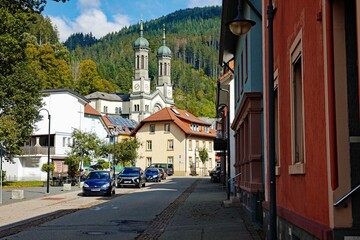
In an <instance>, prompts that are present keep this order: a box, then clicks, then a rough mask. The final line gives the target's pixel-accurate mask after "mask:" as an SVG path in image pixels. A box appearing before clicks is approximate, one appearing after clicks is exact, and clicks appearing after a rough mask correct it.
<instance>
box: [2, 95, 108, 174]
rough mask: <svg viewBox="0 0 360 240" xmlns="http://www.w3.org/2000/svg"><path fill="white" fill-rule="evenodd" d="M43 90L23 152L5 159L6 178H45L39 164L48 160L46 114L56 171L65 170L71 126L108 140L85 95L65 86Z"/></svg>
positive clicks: (100, 121) (100, 119)
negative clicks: (41, 99) (35, 122)
mask: <svg viewBox="0 0 360 240" xmlns="http://www.w3.org/2000/svg"><path fill="white" fill-rule="evenodd" d="M43 93H44V97H43V103H44V107H43V108H42V109H40V110H39V113H40V115H41V116H42V119H41V120H40V121H39V122H38V123H37V124H36V128H35V130H34V133H33V135H32V137H31V140H30V141H29V142H28V143H26V144H25V146H24V147H22V151H23V155H21V156H20V157H17V158H15V159H14V163H8V162H5V163H4V166H3V168H4V170H5V171H6V176H7V179H8V180H42V181H44V180H46V179H47V175H46V173H45V172H41V167H42V165H43V164H44V163H47V161H48V150H49V148H48V136H49V118H48V116H49V114H50V163H54V165H55V172H56V174H59V175H61V174H62V172H67V169H66V166H64V159H65V157H66V156H67V154H68V153H69V152H70V147H69V146H70V145H71V144H72V138H71V134H72V132H73V130H74V129H77V130H80V131H82V132H93V133H95V134H96V135H97V136H98V137H99V138H100V139H102V140H105V141H109V139H108V138H107V137H108V136H110V134H111V133H110V131H109V129H108V127H107V126H106V124H105V122H104V120H103V119H102V117H101V114H99V113H98V112H96V111H95V110H94V109H93V108H92V107H91V106H90V105H89V104H88V100H87V99H86V98H84V97H83V96H81V95H79V94H78V93H76V92H74V91H71V90H68V89H52V90H45V91H43Z"/></svg>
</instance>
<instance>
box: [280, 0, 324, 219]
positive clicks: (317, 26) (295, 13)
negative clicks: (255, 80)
mask: <svg viewBox="0 0 360 240" xmlns="http://www.w3.org/2000/svg"><path fill="white" fill-rule="evenodd" d="M276 7H277V9H276V14H275V16H274V70H276V69H278V79H279V104H280V106H279V111H280V113H279V121H280V123H279V124H280V175H279V176H278V177H277V179H276V181H277V183H276V188H277V204H278V205H279V206H281V207H283V208H285V209H288V210H290V211H291V212H295V213H296V214H299V215H301V216H303V217H305V218H307V219H309V220H310V221H315V222H318V223H321V224H324V225H326V226H328V225H329V214H328V209H329V205H328V190H327V186H328V181H327V161H326V131H325V130H326V126H325V96H324V92H325V89H324V64H323V62H324V59H323V58H324V57H323V45H322V44H323V36H322V34H323V29H322V22H321V19H318V18H317V17H318V16H319V15H320V16H321V10H322V9H321V0H303V1H288V0H278V1H277V3H276ZM301 30H302V50H303V51H302V59H303V65H302V68H303V84H304V85H303V91H304V98H303V99H304V103H303V106H304V109H305V111H304V116H305V154H306V155H305V158H306V160H305V161H306V170H305V171H306V173H305V174H303V175H290V174H289V170H288V167H289V165H291V156H292V154H291V106H290V103H291V100H290V64H291V63H290V54H291V53H290V47H291V45H292V44H293V41H294V39H295V37H296V36H297V35H298V33H299V32H300V31H301Z"/></svg>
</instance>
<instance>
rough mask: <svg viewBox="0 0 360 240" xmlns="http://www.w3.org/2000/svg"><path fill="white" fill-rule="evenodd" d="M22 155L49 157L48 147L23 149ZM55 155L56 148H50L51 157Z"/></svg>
mask: <svg viewBox="0 0 360 240" xmlns="http://www.w3.org/2000/svg"><path fill="white" fill-rule="evenodd" d="M21 151H22V155H47V154H48V147H41V146H37V147H21ZM54 154H55V148H54V147H50V155H54Z"/></svg>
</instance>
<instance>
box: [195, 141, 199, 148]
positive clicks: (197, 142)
mask: <svg viewBox="0 0 360 240" xmlns="http://www.w3.org/2000/svg"><path fill="white" fill-rule="evenodd" d="M195 149H196V150H199V141H198V140H196V143H195Z"/></svg>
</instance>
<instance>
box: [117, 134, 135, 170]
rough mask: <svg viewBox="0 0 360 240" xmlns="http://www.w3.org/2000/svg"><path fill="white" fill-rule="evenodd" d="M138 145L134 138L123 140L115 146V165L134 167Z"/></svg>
mask: <svg viewBox="0 0 360 240" xmlns="http://www.w3.org/2000/svg"><path fill="white" fill-rule="evenodd" d="M139 146H140V143H139V141H138V140H137V139H136V138H129V139H125V140H124V141H122V142H118V143H117V144H116V145H115V155H116V162H115V165H117V164H119V163H120V164H121V165H122V166H128V165H130V166H135V159H136V158H137V157H138V154H137V149H138V148H139Z"/></svg>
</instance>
